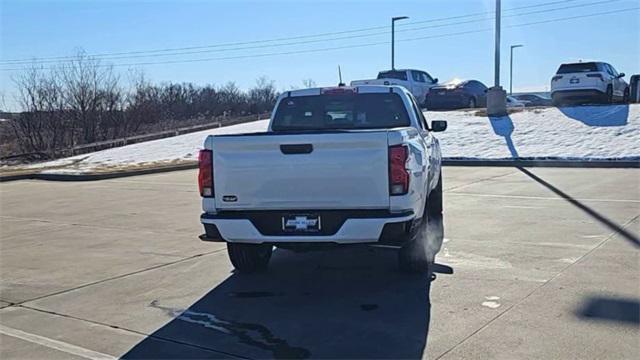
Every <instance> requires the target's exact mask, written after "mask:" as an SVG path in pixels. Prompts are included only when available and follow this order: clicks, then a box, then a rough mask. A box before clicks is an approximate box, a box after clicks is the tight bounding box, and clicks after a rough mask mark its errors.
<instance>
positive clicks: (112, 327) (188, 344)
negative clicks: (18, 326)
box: [14, 304, 248, 359]
mask: <svg viewBox="0 0 640 360" xmlns="http://www.w3.org/2000/svg"><path fill="white" fill-rule="evenodd" d="M14 307H19V308H23V309H28V310H32V311H37V312H41V313H45V314H49V315H55V316H60V317H63V318H67V319H72V320H77V321H82V322H86V323H89V324H93V325H98V326H104V327H108V328H111V329H116V330H122V331H125V332H130V333H132V334H137V335H142V336H145V337H146V338H152V339H157V340H162V341H166V342H170V343H173V344H179V345H183V346H188V347H192V348H196V349H200V350H205V351H209V352H214V353H217V354H222V355H227V356H231V357H234V358H238V359H248V358H246V357H243V356H240V355H236V354H232V353H228V352H225V351H221V350H216V349H213V348H209V347H206V346H202V345H197V344H191V343H188V342H184V341H179V340H175V339H171V338H166V337H163V336H157V335H154V334H146V333H144V332H142V331H137V330H133V329H128V328H125V327H121V326H117V325H112V324H107V323H103V322H100V321H94V320H89V319H84V318H80V317H77V316H73V315H67V314H62V313H58V312H55V311H51V310H45V309H40V308H37V307H33V306H27V305H23V304H18V305H16V306H14Z"/></svg>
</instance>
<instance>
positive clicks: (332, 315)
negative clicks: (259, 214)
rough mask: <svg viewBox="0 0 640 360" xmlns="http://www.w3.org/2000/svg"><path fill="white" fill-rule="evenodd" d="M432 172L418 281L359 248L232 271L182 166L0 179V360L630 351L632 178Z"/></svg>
mask: <svg viewBox="0 0 640 360" xmlns="http://www.w3.org/2000/svg"><path fill="white" fill-rule="evenodd" d="M444 171H445V172H444V175H445V177H444V187H445V218H444V221H445V232H444V239H443V245H442V250H441V251H440V253H439V255H438V257H437V262H438V263H439V264H441V265H443V266H439V267H438V268H440V269H445V270H449V271H444V270H443V271H440V272H441V273H438V274H437V278H436V279H435V280H434V281H433V282H430V281H429V279H428V277H426V276H419V275H414V276H408V275H405V274H402V273H399V272H398V271H397V270H396V257H395V252H394V251H393V250H390V249H385V248H373V247H353V248H348V249H343V250H335V251H323V252H311V253H302V254H296V253H292V252H290V251H285V250H277V251H276V252H275V253H274V258H273V260H272V263H271V267H270V270H269V272H267V273H266V274H259V275H250V276H240V275H236V274H234V273H233V272H232V268H231V265H230V264H229V262H228V260H227V256H226V251H225V248H224V245H222V244H210V243H201V242H200V241H199V240H198V239H197V235H199V234H200V233H201V232H202V229H201V226H200V224H199V221H198V220H199V214H200V200H199V196H198V194H197V186H196V181H195V171H180V172H173V173H164V174H157V175H147V176H139V177H130V178H122V179H114V180H104V181H95V182H80V183H76V182H46V181H35V180H34V181H16V182H9V183H2V184H0V205H1V213H0V231H1V234H0V236H1V243H0V246H1V247H0V250H1V254H0V275H1V280H0V301H1V302H0V307H2V309H0V341H1V342H0V358H2V359H10V358H53V359H55V358H64V359H69V358H109V357H125V358H234V357H242V358H421V357H426V358H432V359H435V358H451V359H457V358H473V359H478V358H505V359H513V358H582V359H602V358H614V359H623V358H637V356H638V354H639V353H640V342H639V341H638V339H639V338H640V325H639V323H640V321H639V319H638V316H639V313H640V309H639V307H640V305H639V301H640V256H639V254H640V253H639V250H640V242H639V240H638V233H639V232H640V170H638V169H566V168H555V169H552V168H533V169H517V168H482V167H447V168H445V170H444ZM447 272H449V273H447Z"/></svg>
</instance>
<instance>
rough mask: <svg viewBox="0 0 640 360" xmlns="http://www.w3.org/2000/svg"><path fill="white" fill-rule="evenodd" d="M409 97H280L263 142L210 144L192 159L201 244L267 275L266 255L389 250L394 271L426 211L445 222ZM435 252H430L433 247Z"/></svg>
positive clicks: (435, 151) (422, 257)
mask: <svg viewBox="0 0 640 360" xmlns="http://www.w3.org/2000/svg"><path fill="white" fill-rule="evenodd" d="M446 126H447V123H446V122H445V121H433V122H432V124H431V126H428V124H427V121H426V120H425V118H424V115H423V114H422V112H421V111H420V109H419V107H418V105H417V104H416V101H415V99H414V97H413V96H412V95H411V93H409V92H408V91H407V90H406V89H405V88H403V87H399V86H356V87H336V88H317V89H304V90H295V91H288V92H285V93H283V94H282V95H281V96H280V97H279V98H278V101H277V103H276V106H275V110H274V111H273V114H272V116H271V123H270V124H269V129H268V131H267V132H264V133H252V134H238V135H217V136H209V137H208V138H207V139H206V141H205V143H204V150H201V151H200V154H199V175H198V182H199V187H200V194H201V196H202V197H203V201H202V206H203V210H204V213H203V214H202V216H201V222H202V224H203V225H204V228H205V234H203V235H201V237H200V238H201V239H202V240H204V241H225V242H226V243H227V249H228V253H229V257H230V260H231V262H232V264H233V265H234V267H235V268H236V269H237V270H238V271H240V272H255V271H260V270H264V269H266V267H267V264H268V262H269V259H270V257H271V252H272V249H273V247H274V246H278V247H282V248H293V247H296V246H309V245H310V244H321V245H326V244H338V245H340V244H355V243H372V244H388V245H396V246H398V247H400V251H399V262H400V266H401V267H402V268H403V269H406V270H413V271H425V270H426V269H427V268H428V265H429V264H430V263H431V262H432V261H433V258H434V257H435V253H431V254H429V253H424V254H416V253H414V252H412V249H415V248H416V247H417V248H421V247H420V246H419V245H420V244H416V241H420V239H419V238H420V236H415V234H416V229H418V228H419V227H420V225H421V223H422V222H423V220H424V219H425V218H426V217H427V215H429V214H435V215H437V216H441V214H442V175H441V171H440V169H441V154H440V145H439V143H438V140H437V139H436V138H435V137H434V136H433V135H432V133H433V132H436V131H443V130H445V129H446ZM436 251H437V250H436Z"/></svg>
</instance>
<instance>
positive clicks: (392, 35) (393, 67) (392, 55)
mask: <svg viewBox="0 0 640 360" xmlns="http://www.w3.org/2000/svg"><path fill="white" fill-rule="evenodd" d="M408 18H409V17H408V16H395V17H392V18H391V70H395V68H396V66H395V59H394V55H395V40H396V39H395V36H396V21H398V20H404V19H408Z"/></svg>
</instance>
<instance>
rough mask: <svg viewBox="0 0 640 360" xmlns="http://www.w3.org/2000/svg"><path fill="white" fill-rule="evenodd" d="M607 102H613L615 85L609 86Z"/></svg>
mask: <svg viewBox="0 0 640 360" xmlns="http://www.w3.org/2000/svg"><path fill="white" fill-rule="evenodd" d="M605 102H606V103H607V104H613V87H612V86H611V85H609V86H607V93H606V94H605Z"/></svg>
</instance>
